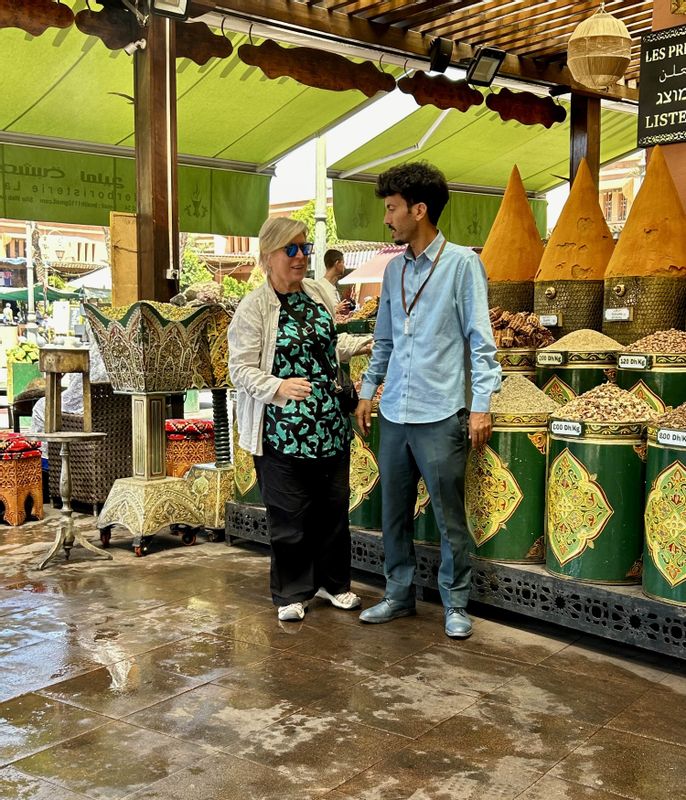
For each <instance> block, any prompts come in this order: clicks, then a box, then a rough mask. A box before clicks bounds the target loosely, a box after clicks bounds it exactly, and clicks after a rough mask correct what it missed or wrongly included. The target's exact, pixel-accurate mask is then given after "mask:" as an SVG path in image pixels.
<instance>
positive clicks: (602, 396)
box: [553, 383, 655, 423]
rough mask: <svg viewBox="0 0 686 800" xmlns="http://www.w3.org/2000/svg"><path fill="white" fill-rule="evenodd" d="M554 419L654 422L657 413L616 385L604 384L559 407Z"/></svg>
mask: <svg viewBox="0 0 686 800" xmlns="http://www.w3.org/2000/svg"><path fill="white" fill-rule="evenodd" d="M553 416H554V417H556V418H557V419H570V420H585V421H586V422H614V423H618V422H651V421H652V420H653V419H654V418H655V411H654V410H653V409H652V408H651V407H650V406H649V405H647V403H644V402H643V400H639V399H638V398H637V397H635V396H634V395H633V394H631V392H627V391H625V390H624V389H620V388H619V387H618V386H617V385H616V384H614V383H603V384H601V385H600V386H596V387H594V388H593V389H591V390H590V391H588V392H584V394H581V395H579V397H576V398H575V399H574V400H571V401H570V402H569V403H567V404H566V405H564V406H562V407H561V408H560V407H559V406H558V409H557V411H556V412H555V413H554V414H553Z"/></svg>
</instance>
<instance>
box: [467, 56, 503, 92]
mask: <svg viewBox="0 0 686 800" xmlns="http://www.w3.org/2000/svg"><path fill="white" fill-rule="evenodd" d="M504 60H505V51H504V50H499V49H498V48H497V47H480V48H479V49H478V50H477V51H476V54H475V56H474V57H473V58H472V60H471V61H470V62H469V66H468V67H467V76H466V79H467V83H472V84H474V86H490V85H491V84H492V83H493V79H494V78H495V76H496V75H497V74H498V70H499V69H500V65H501V64H502V63H503V61H504Z"/></svg>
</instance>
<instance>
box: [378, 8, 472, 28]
mask: <svg viewBox="0 0 686 800" xmlns="http://www.w3.org/2000/svg"><path fill="white" fill-rule="evenodd" d="M478 3H479V0H453V2H451V3H440V4H439V3H433V4H432V3H429V4H428V7H427V10H426V11H421V12H420V11H418V12H417V13H416V14H413V15H412V17H409V18H405V19H402V18H398V15H397V14H396V15H394V18H391V17H390V15H388V16H387V17H386V18H384V19H378V20H375V21H376V22H385V23H387V24H391V25H393V27H395V28H399V29H400V30H410V29H412V30H414V31H418V30H419V29H420V28H421V27H422V25H424V24H428V23H434V22H436V21H437V20H441V19H445V17H446V16H451V15H455V14H460V15H461V16H471V8H472V7H473V6H475V5H477V4H478ZM422 32H423V31H422Z"/></svg>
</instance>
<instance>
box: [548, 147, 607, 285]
mask: <svg viewBox="0 0 686 800" xmlns="http://www.w3.org/2000/svg"><path fill="white" fill-rule="evenodd" d="M613 248H614V242H613V241H612V233H611V232H610V229H609V228H608V227H607V222H605V217H603V212H602V211H601V210H600V205H599V204H598V187H597V186H596V185H595V183H594V182H593V178H592V177H591V171H590V170H589V168H588V164H587V163H586V159H585V158H583V159H582V160H581V163H580V164H579V169H578V170H577V173H576V178H575V179H574V183H573V184H572V189H571V191H570V193H569V197H568V198H567V202H566V203H565V205H564V208H563V209H562V213H561V214H560V219H559V220H558V222H557V225H556V226H555V229H554V230H553V232H552V234H551V236H550V240H549V241H548V244H547V246H546V248H545V251H544V252H543V258H542V259H541V263H540V266H539V268H538V272H537V273H536V277H535V280H536V281H537V282H539V281H602V280H603V278H604V277H605V268H606V267H607V263H608V261H609V260H610V256H611V255H612V250H613Z"/></svg>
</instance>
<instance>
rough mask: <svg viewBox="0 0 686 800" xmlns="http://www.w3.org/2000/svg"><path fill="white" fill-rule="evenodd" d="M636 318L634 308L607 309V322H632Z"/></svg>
mask: <svg viewBox="0 0 686 800" xmlns="http://www.w3.org/2000/svg"><path fill="white" fill-rule="evenodd" d="M633 318H634V310H633V308H606V309H605V321H606V322H631V320H632V319H633Z"/></svg>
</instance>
